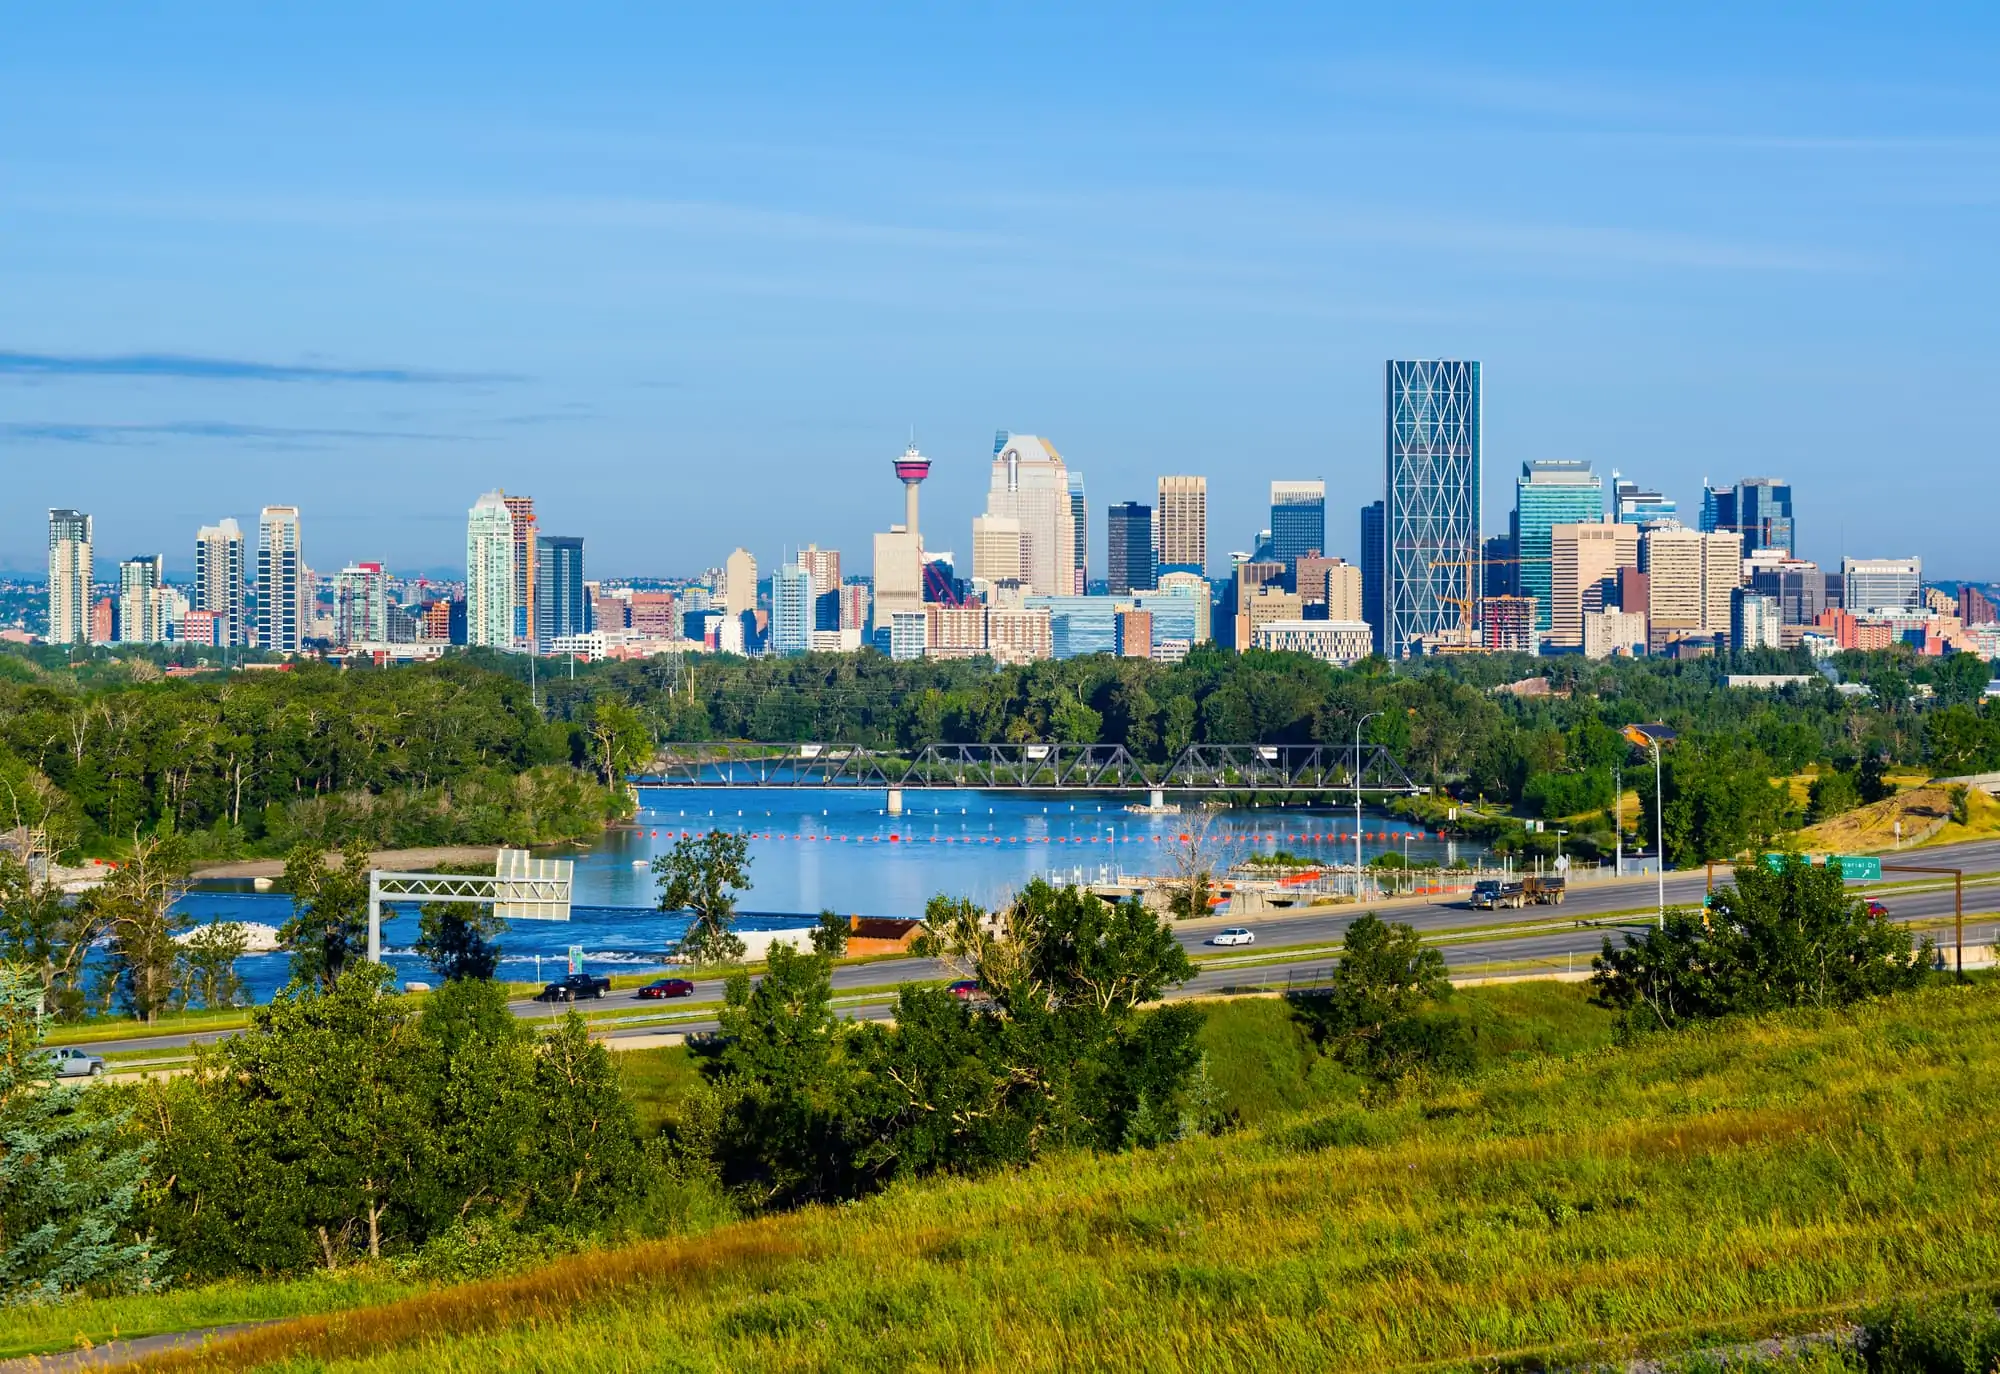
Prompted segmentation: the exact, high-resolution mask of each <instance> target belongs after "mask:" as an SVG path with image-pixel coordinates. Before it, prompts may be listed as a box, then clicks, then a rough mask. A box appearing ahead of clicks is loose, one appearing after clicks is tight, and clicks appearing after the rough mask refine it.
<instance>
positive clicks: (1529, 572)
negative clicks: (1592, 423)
mask: <svg viewBox="0 0 2000 1374" xmlns="http://www.w3.org/2000/svg"><path fill="white" fill-rule="evenodd" d="M1603 519H1604V483H1603V482H1602V481H1600V480H1599V479H1598V477H1597V475H1596V474H1595V473H1593V472H1592V471H1591V470H1590V464H1588V463H1580V462H1575V461H1572V460H1569V459H1560V460H1537V461H1534V462H1527V463H1523V464H1521V475H1520V477H1519V478H1517V479H1516V480H1515V482H1514V541H1515V552H1514V557H1515V558H1516V559H1517V560H1518V562H1517V564H1516V566H1517V567H1518V568H1519V570H1520V571H1519V572H1518V573H1517V574H1516V576H1515V579H1514V580H1515V585H1516V586H1518V587H1519V588H1520V592H1521V595H1523V596H1530V597H1533V598H1534V599H1535V628H1536V629H1537V630H1540V631H1544V632H1546V631H1548V630H1549V629H1551V628H1552V626H1553V623H1554V622H1553V619H1552V617H1553V615H1554V612H1555V598H1554V596H1553V595H1552V588H1553V586H1554V580H1553V579H1554V564H1553V562H1552V560H1553V559H1554V557H1555V553H1554V549H1553V547H1552V545H1551V543H1550V533H1549V532H1550V531H1551V530H1553V529H1554V528H1555V527H1556V526H1557V525H1583V524H1591V523H1595V522H1600V521H1602V520H1603ZM1633 545H1634V550H1635V556H1636V549H1637V540H1636V539H1635V540H1634V541H1633ZM1574 629H1575V638H1572V639H1565V640H1561V641H1559V642H1561V643H1565V644H1581V643H1582V642H1583V638H1582V636H1583V623H1582V621H1581V619H1579V620H1578V621H1577V623H1576V625H1575V627H1574Z"/></svg>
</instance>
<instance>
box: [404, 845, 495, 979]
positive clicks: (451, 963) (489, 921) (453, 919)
mask: <svg viewBox="0 0 2000 1374" xmlns="http://www.w3.org/2000/svg"><path fill="white" fill-rule="evenodd" d="M438 871H439V872H441V873H481V874H485V875H487V876H489V877H490V876H492V873H493V865H492V864H440V865H439V866H438ZM506 928H507V922H506V921H505V920H503V919H502V918H501V917H500V916H499V915H498V914H497V913H496V911H495V909H494V908H493V907H490V906H484V905H479V904H475V903H471V902H425V903H424V904H423V905H422V906H420V907H418V908H417V942H416V946H415V948H416V951H417V954H418V955H419V956H420V957H421V958H422V959H423V960H424V962H425V963H427V964H429V965H430V966H431V971H432V972H434V973H436V974H437V976H438V977H440V978H442V979H443V980H444V981H446V982H447V983H451V982H457V981H459V980H461V979H465V978H476V979H488V978H491V977H492V976H493V975H494V973H495V972H496V971H497V970H498V969H499V967H500V946H499V945H498V944H497V943H496V942H495V941H494V938H493V937H494V936H496V935H498V934H499V933H500V932H501V931H503V930H505V929H506Z"/></svg>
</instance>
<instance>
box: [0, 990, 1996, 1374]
mask: <svg viewBox="0 0 2000 1374" xmlns="http://www.w3.org/2000/svg"><path fill="white" fill-rule="evenodd" d="M1454 1000H1455V1002H1456V1004H1457V1006H1458V1014H1459V1015H1461V1016H1464V1017H1466V1018H1467V1019H1468V1021H1469V1022H1470V1023H1471V1025H1472V1027H1473V1030H1474V1033H1475V1037H1476V1043H1477V1045H1478V1047H1479V1054H1480V1057H1481V1059H1482V1061H1484V1062H1485V1063H1486V1064H1487V1065H1488V1066H1489V1067H1487V1068H1486V1069H1484V1070H1483V1071H1482V1072H1481V1073H1480V1074H1479V1075H1477V1076H1476V1077H1474V1078H1473V1079H1471V1080H1468V1081H1464V1082H1459V1083H1447V1084H1438V1085H1434V1086H1432V1087H1430V1088H1428V1089H1416V1088H1412V1089H1407V1090H1405V1091H1404V1092H1402V1093H1400V1094H1397V1095H1394V1096H1391V1097H1389V1098H1386V1099H1381V1100H1373V1101H1369V1102H1365V1103H1364V1102H1362V1101H1359V1100H1357V1098H1356V1094H1357V1093H1358V1091H1359V1088H1360V1085H1359V1084H1356V1083H1354V1082H1352V1081H1350V1080H1346V1079H1344V1078H1342V1077H1339V1076H1337V1075H1334V1074H1331V1073H1329V1072H1327V1071H1326V1070H1325V1069H1324V1068H1322V1067H1320V1066H1318V1065H1317V1064H1316V1062H1315V1059H1314V1057H1313V1056H1312V1055H1311V1054H1310V1052H1309V1049H1308V1047H1307V1046H1306V1045H1305V1044H1304V1042H1303V1041H1300V1040H1299V1039H1297V1037H1296V1033H1295V1032H1294V1031H1293V1030H1292V1027H1291V1026H1290V1024H1289V1023H1288V1022H1287V1021H1285V1020H1284V1019H1283V1007H1282V1004H1280V1003H1278V1002H1277V1001H1275V1000H1271V999H1262V1000H1246V1001H1243V1002H1238V1003H1232V1004H1226V1005H1222V1006H1219V1007H1218V1008H1217V1010H1216V1012H1215V1014H1214V1015H1213V1016H1212V1017H1211V1020H1210V1024H1209V1026H1208V1028H1207V1029H1206V1031H1205V1032H1204V1036H1203V1039H1204V1044H1205V1045H1206V1047H1207V1049H1208V1052H1209V1056H1210V1064H1211V1069H1212V1072H1213V1073H1214V1075H1215V1077H1216V1078H1217V1080H1218V1081H1219V1082H1220V1083H1222V1084H1223V1086H1224V1088H1225V1091H1226V1093H1227V1095H1228V1100H1229V1102H1230V1105H1231V1106H1233V1107H1234V1108H1235V1109H1236V1111H1237V1112H1238V1114H1239V1116H1240V1118H1241V1119H1242V1121H1243V1122H1244V1125H1243V1127H1242V1128H1241V1129H1240V1130H1238V1131H1236V1132H1235V1133H1233V1134H1230V1135H1227V1136H1224V1137H1221V1138H1218V1139H1203V1140H1195V1141H1190V1142H1186V1143H1183V1144H1180V1145H1176V1146H1173V1147H1169V1148H1165V1149H1161V1150H1157V1151H1152V1152H1147V1153H1141V1154H1134V1155H1123V1156H1115V1157H1082V1156H1071V1157H1064V1158H1056V1159H1049V1160H1045V1161H1044V1162H1043V1163H1041V1164H1039V1165H1037V1166H1036V1167H1035V1168H1033V1169H1030V1170H1027V1171H1024V1172H1019V1173H1009V1174H1002V1175H996V1176H992V1177H987V1178H980V1179H969V1180H935V1181H931V1182H928V1183H922V1184H915V1185H910V1186H905V1187H900V1188H897V1189H895V1190H892V1191H891V1192H889V1193H888V1194H886V1195H884V1196H881V1197H878V1198H875V1199H873V1200H871V1201H868V1202H865V1203H861V1204H857V1205H850V1206H847V1207H841V1208H831V1209H812V1210H808V1211H804V1212H801V1213H796V1214H793V1215H789V1216H781V1217H772V1218H766V1219H762V1220H758V1221H752V1222H742V1223H735V1224H730V1225H724V1226H720V1227H717V1228H715V1229H712V1230H710V1231H707V1232H706V1233H704V1234H699V1235H693V1236H688V1237H682V1238H677V1239H672V1240H664V1241H655V1242H649V1243H645V1244H640V1245H636V1246H631V1247H627V1248H624V1249H618V1250H609V1251H597V1252H592V1253H588V1254H583V1255H577V1256H574V1257H571V1258H569V1259H564V1260H559V1261H557V1262H555V1263H553V1264H550V1265H547V1266H544V1267H542V1268H539V1269H536V1270H532V1271H529V1272H526V1273H522V1274H519V1275H516V1276H513V1277H510V1278H504V1279H497V1280H490V1281H487V1282H484V1283H477V1284H470V1285H464V1286H461V1287H456V1288H445V1289H434V1290H431V1291H428V1292H424V1293H419V1294H417V1295H415V1296H409V1297H403V1298H401V1300H393V1299H396V1298H397V1297H398V1295H397V1294H396V1293H393V1292H387V1291H385V1292H382V1293H381V1294H380V1299H384V1300H386V1301H382V1300H378V1301H376V1302H375V1303H374V1304H373V1305H365V1306H353V1307H351V1310H348V1311H345V1312H341V1313H336V1314H334V1315H330V1316H323V1317H312V1318H307V1319H305V1320H302V1321H299V1322H293V1323H287V1324H283V1325H279V1326H273V1327H269V1328H265V1329H263V1330H260V1331H257V1332H254V1333H250V1334H249V1335H247V1336H245V1337H242V1338H239V1339H238V1340H236V1341H234V1342H228V1343H223V1344H221V1345H218V1346H217V1347H216V1348H215V1349H214V1350H213V1351H212V1352H211V1353H210V1354H208V1355H207V1356H205V1357H196V1356H176V1357H170V1358H168V1359H165V1360H162V1361H159V1362H157V1363H156V1367H162V1368H166V1367H184V1366H187V1365H191V1364H195V1363H202V1362H203V1361H204V1360H205V1361H206V1367H217V1368H220V1367H230V1368H235V1367H250V1366H262V1367H269V1368H282V1369H298V1370H305V1369H315V1370H317V1369H328V1368H341V1369H367V1370H406V1369H407V1370H468V1371H470V1370H488V1369H536V1370H572V1369H573V1370H595V1369H602V1368H606V1367H641V1366H643V1367H648V1368H666V1369H691V1370H692V1369H702V1370H707V1369H731V1370H740V1369H772V1370H792V1369H797V1370H834V1369H839V1370H847V1369H883V1370H888V1369H988V1368H1010V1369H1147V1370H1154V1369H1161V1370H1207V1369H1223V1368H1228V1369H1273V1370H1278V1369H1285V1370H1290V1369H1307V1368H1312V1369H1356V1370H1362V1369H1366V1370H1382V1369H1400V1368H1427V1369H1428V1368H1491V1367H1512V1368H1519V1369H1531V1368H1536V1367H1539V1366H1538V1362H1542V1361H1547V1362H1550V1363H1553V1364H1563V1363H1571V1362H1577V1361H1585V1360H1589V1359H1597V1358H1606V1357H1611V1356H1616V1355H1621V1354H1624V1353H1627V1352H1630V1351H1634V1350H1642V1349H1643V1350H1651V1351H1656V1352H1673V1351H1677V1350H1687V1349H1689V1348H1692V1347H1696V1346H1701V1345H1709V1344H1725V1343H1729V1342H1732V1341H1737V1340H1741V1339H1745V1338H1748V1337H1753V1336H1764V1335H1769V1334H1773V1333H1782V1332H1789V1331H1812V1330H1820V1329H1824V1328H1826V1327H1828V1326H1831V1325H1834V1324H1836V1323H1838V1322H1839V1321H1841V1320H1843V1319H1845V1318H1846V1317H1847V1316H1848V1315H1850V1314H1851V1313H1852V1312H1853V1311H1854V1310H1856V1309H1857V1308H1858V1307H1860V1306H1861V1305H1864V1304H1867V1303H1869V1302H1872V1301H1875V1300H1879V1299H1881V1298H1884V1297H1887V1296H1891V1295H1904V1296H1907V1295H1915V1294H1923V1293H1930V1292H1951V1291H1958V1290H1969V1289H1977V1288H1981V1287H1984V1286H1986V1285H1991V1284H1995V1283H2000V987H1995V986H1993V985H1985V986H1980V987H1975V988H1969V989H1950V988H1944V989H1938V990H1935V991H1931V992H1926V993H1923V994H1918V995H1913V996H1911V997H1908V998H1904V999H1902V1000H1899V1001H1896V1002H1892V1003H1886V1004H1882V1005H1878V1006H1874V1007H1870V1008H1866V1009H1864V1010H1862V1011H1860V1012H1858V1013H1854V1014H1842V1015H1833V1014H1827V1015H1823V1016H1815V1015H1798V1016H1791V1017H1785V1018H1775V1019H1771V1020H1767V1021H1760V1022H1753V1023H1748V1024H1730V1025H1723V1026H1720V1027H1716V1028H1713V1029H1709V1030H1703V1031H1697V1032H1692V1033H1686V1034H1682V1035H1678V1036H1675V1037H1671V1038H1658V1039H1653V1040H1649V1041H1645V1042H1642V1043H1640V1044H1638V1045H1635V1046H1631V1047H1613V1046H1610V1045H1609V1044H1608V1043H1607V1042H1608V1034H1609V1028H1608V1024H1607V1022H1606V1020H1605V1018H1604V1017H1603V1014H1602V1013H1601V1012H1597V1011H1595V1010H1594V1009H1591V1008H1589V1007H1588V1006H1587V1004H1586V1003H1585V1001H1584V999H1583V996H1582V994H1581V991H1580V990H1579V989H1577V988H1575V987H1574V986H1564V985H1551V984H1538V985H1515V986H1508V987H1500V988H1486V989H1479V990H1476V991H1475V992H1468V993H1463V994H1461V995H1460V996H1459V997H1458V998H1456V999H1454ZM1287 1037H1291V1038H1289V1039H1288V1038H1287ZM676 1054H677V1052H656V1053H655V1054H653V1055H652V1056H650V1058H649V1056H647V1055H644V1054H634V1055H632V1056H629V1057H628V1058H629V1062H630V1067H628V1068H627V1070H626V1072H627V1075H628V1082H629V1083H631V1084H632V1085H633V1087H634V1089H635V1090H638V1091H643V1092H645V1093H646V1094H648V1095H649V1096H655V1097H657V1098H659V1099H662V1100H664V1099H665V1098H667V1097H668V1096H670V1095H671V1094H672V1093H673V1092H674V1091H676V1090H677V1088H678V1087H679V1086H680V1085H684V1084H685V1083H686V1082H688V1081H690V1080H691V1072H692V1071H691V1066H689V1065H688V1064H687V1063H686V1061H685V1056H680V1057H679V1058H678V1059H677V1058H676ZM206 1291H213V1290H206ZM405 1291H407V1290H405ZM300 1292H301V1295H302V1296H304V1297H309V1298H310V1300H311V1304H312V1306H314V1307H317V1308H318V1309H319V1310H331V1309H332V1308H334V1307H339V1306H348V1304H342V1303H338V1302H332V1301H326V1300H324V1299H325V1295H324V1294H320V1293H313V1292H312V1291H311V1290H310V1287H309V1286H308V1287H306V1288H304V1289H301V1290H300ZM354 1296H356V1297H357V1298H359V1299H362V1300H365V1299H366V1298H368V1297H371V1296H374V1295H372V1294H366V1293H356V1294H354ZM151 1301H152V1302H155V1303H159V1304H168V1303H175V1304H180V1305H181V1307H182V1309H183V1310H192V1307H194V1306H198V1305H200V1304H201V1303H202V1302H204V1301H207V1302H208V1307H207V1309H206V1310H208V1311H209V1312H211V1313H212V1314H213V1315H212V1316H210V1317H208V1318H207V1319H208V1320H215V1321H226V1320H237V1319H240V1318H241V1317H242V1316H243V1315H247V1313H246V1312H244V1311H239V1310H235V1309H232V1308H230V1306H229V1304H227V1303H224V1302H219V1301H212V1300H205V1299H204V1298H203V1297H202V1295H201V1294H198V1293H189V1294H182V1295H179V1296H178V1297H162V1298H159V1299H153V1300H151ZM271 1305H272V1304H270V1303H267V1304H265V1310H267V1311H268V1310H269V1309H270V1306H271ZM97 1309H99V1305H98V1304H92V1303H79V1304H75V1305H73V1306H72V1307H70V1308H67V1309H60V1310H59V1312H58V1313H56V1314H45V1315H44V1316H43V1317H37V1316H36V1315H34V1314H20V1313H7V1314H4V1316H0V1349H22V1348H29V1347H30V1346H31V1345H32V1342H33V1337H34V1336H35V1334H37V1330H36V1329H37V1328H39V1333H40V1334H41V1335H42V1336H43V1337H44V1338H46V1337H47V1336H48V1335H49V1334H50V1333H51V1331H52V1329H53V1328H52V1327H51V1326H49V1325H48V1324H47V1322H49V1321H54V1322H55V1324H56V1326H57V1327H60V1326H61V1325H63V1322H62V1321H60V1320H57V1318H58V1317H61V1318H66V1319H67V1324H68V1327H69V1329H70V1330H89V1329H92V1328H93V1327H95V1326H96V1321H95V1311H96V1310H97ZM125 1316H126V1321H127V1325H126V1327H125V1328H124V1329H126V1330H137V1329H139V1328H140V1327H142V1326H148V1325H149V1324H148V1323H147V1322H145V1321H144V1320H143V1317H142V1314H140V1313H139V1312H137V1311H134V1310H131V1309H127V1311H126V1313H125ZM150 1329H165V1328H164V1327H163V1326H162V1325H160V1324H157V1323H153V1324H150ZM42 1348H46V1346H44V1347H42ZM1813 1367H1821V1368H1841V1367H1845V1366H1844V1365H1837V1364H1831V1363H1826V1362H1824V1361H1822V1360H1820V1359H1819V1358H1818V1357H1815V1358H1814V1362H1813Z"/></svg>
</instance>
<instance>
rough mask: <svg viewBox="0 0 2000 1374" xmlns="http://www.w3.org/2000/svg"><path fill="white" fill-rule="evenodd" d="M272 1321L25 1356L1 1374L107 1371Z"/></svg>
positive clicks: (0, 1366)
mask: <svg viewBox="0 0 2000 1374" xmlns="http://www.w3.org/2000/svg"><path fill="white" fill-rule="evenodd" d="M269 1324H270V1323H268V1322H237V1323H236V1324H235V1325H233V1326H207V1327H202V1328H200V1329H198V1330H194V1331H167V1332H163V1333H162V1334H160V1335H157V1336H138V1337H134V1338H133V1339H132V1340H129V1341H106V1342H105V1343H104V1344H103V1345H93V1346H91V1347H89V1348H88V1349H84V1350H62V1351H57V1352H55V1353H53V1354H48V1355H22V1356H20V1357H19V1358H17V1359H12V1360H0V1374H58V1372H59V1371H62V1370H69V1369H103V1368H106V1367H107V1366H110V1365H114V1364H124V1363H125V1362H126V1361H128V1360H137V1359H143V1358H144V1357H146V1356H148V1355H162V1354H165V1353H166V1352H167V1351H169V1350H179V1349H183V1348H185V1347H187V1346H199V1345H201V1344H203V1343H205V1342H207V1341H210V1340H214V1339H217V1338H219V1337H222V1336H233V1335H235V1334H236V1333H237V1332H239V1331H251V1330H254V1329H256V1328H257V1327H260V1326H268V1325H269Z"/></svg>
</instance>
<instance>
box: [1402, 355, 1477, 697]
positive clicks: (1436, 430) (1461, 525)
mask: <svg viewBox="0 0 2000 1374" xmlns="http://www.w3.org/2000/svg"><path fill="white" fill-rule="evenodd" d="M1383 391H1384V395H1383V406H1382V409H1383V421H1384V429H1385V435H1384V447H1385V449H1386V458H1387V462H1386V473H1385V477H1386V490H1387V495H1386V497H1385V504H1384V508H1383V545H1384V547H1383V579H1382V592H1383V607H1382V615H1383V631H1384V633H1383V640H1384V643H1383V650H1384V652H1385V653H1387V654H1389V655H1390V656H1391V657H1394V658H1407V657H1408V656H1409V655H1411V654H1412V653H1418V652H1421V651H1422V648H1423V645H1422V644H1421V642H1420V641H1423V640H1426V639H1432V640H1435V639H1437V638H1439V637H1448V636H1456V637H1459V638H1461V639H1463V640H1464V641H1466V642H1470V640H1471V636H1472V633H1473V631H1474V629H1475V628H1476V624H1475V617H1474V610H1473V608H1474V607H1475V606H1476V605H1477V601H1478V596H1479V558H1480V552H1479V550H1480V533H1479V530H1480V492H1479V364H1478V363H1476V362H1466V361H1457V360H1435V359H1433V360H1423V361H1407V362H1398V361H1391V362H1390V363H1388V364H1387V365H1386V366H1385V368H1384V388H1383Z"/></svg>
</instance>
